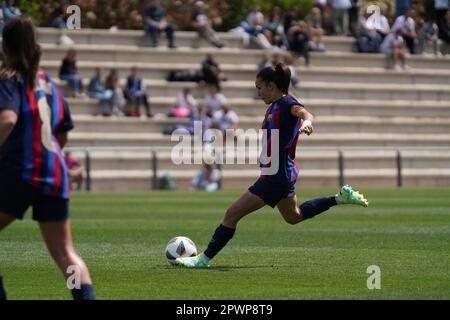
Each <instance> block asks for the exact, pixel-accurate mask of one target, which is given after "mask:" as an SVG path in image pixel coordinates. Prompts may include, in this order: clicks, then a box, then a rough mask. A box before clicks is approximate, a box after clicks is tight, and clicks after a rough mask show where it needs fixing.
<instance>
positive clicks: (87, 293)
mask: <svg viewBox="0 0 450 320" xmlns="http://www.w3.org/2000/svg"><path fill="white" fill-rule="evenodd" d="M71 291H72V296H73V300H95V294H94V287H93V286H92V284H82V285H81V288H80V289H72V290H71Z"/></svg>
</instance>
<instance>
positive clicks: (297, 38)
mask: <svg viewBox="0 0 450 320" xmlns="http://www.w3.org/2000/svg"><path fill="white" fill-rule="evenodd" d="M288 40H289V48H290V51H292V52H294V53H295V54H297V55H299V56H300V57H301V58H303V59H304V61H305V66H309V40H310V37H309V34H308V25H307V24H306V23H305V22H304V21H296V22H294V24H293V26H292V27H291V28H290V29H289V31H288Z"/></svg>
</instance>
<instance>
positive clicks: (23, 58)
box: [0, 16, 42, 89]
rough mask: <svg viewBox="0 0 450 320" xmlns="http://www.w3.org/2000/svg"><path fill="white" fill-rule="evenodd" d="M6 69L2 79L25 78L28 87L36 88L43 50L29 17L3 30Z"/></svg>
mask: <svg viewBox="0 0 450 320" xmlns="http://www.w3.org/2000/svg"><path fill="white" fill-rule="evenodd" d="M2 46H3V53H4V60H5V61H4V68H3V69H2V71H1V72H0V76H1V77H11V76H12V75H20V76H25V77H26V80H27V86H28V87H29V88H32V89H33V88H34V87H35V86H36V76H37V72H38V69H39V62H40V60H41V55H42V50H41V47H40V46H39V45H38V44H37V42H36V31H35V28H34V24H33V21H32V20H31V18H30V17H28V16H20V17H17V18H15V19H14V20H12V21H11V22H9V23H8V24H6V26H5V27H4V28H3V44H2Z"/></svg>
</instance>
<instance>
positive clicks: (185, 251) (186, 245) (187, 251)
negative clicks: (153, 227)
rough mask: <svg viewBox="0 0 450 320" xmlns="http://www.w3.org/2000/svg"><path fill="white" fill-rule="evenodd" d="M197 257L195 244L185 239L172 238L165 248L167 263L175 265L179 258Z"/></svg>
mask: <svg viewBox="0 0 450 320" xmlns="http://www.w3.org/2000/svg"><path fill="white" fill-rule="evenodd" d="M196 255H197V247H196V246H195V243H194V242H193V241H192V240H191V239H189V238H187V237H183V236H180V237H175V238H172V239H171V240H170V241H169V243H168V244H167V247H166V257H167V260H168V261H169V263H171V264H175V259H176V258H179V257H194V256H196Z"/></svg>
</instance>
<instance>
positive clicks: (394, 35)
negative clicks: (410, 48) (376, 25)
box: [380, 29, 407, 71]
mask: <svg viewBox="0 0 450 320" xmlns="http://www.w3.org/2000/svg"><path fill="white" fill-rule="evenodd" d="M380 51H381V53H384V54H387V55H388V58H389V59H390V64H391V66H392V68H393V69H394V70H396V71H400V70H402V69H406V68H407V66H406V64H405V59H406V58H405V57H406V51H405V40H403V38H402V30H400V29H396V31H395V32H391V33H389V34H388V35H387V37H386V38H384V41H383V43H382V44H381V47H380ZM399 63H400V64H399Z"/></svg>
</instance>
